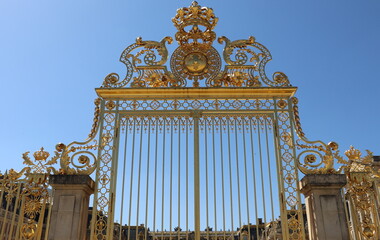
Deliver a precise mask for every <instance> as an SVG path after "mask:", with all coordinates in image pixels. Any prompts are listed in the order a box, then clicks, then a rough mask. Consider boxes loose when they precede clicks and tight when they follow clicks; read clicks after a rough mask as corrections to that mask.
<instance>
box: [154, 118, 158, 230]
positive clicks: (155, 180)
mask: <svg viewBox="0 0 380 240" xmlns="http://www.w3.org/2000/svg"><path fill="white" fill-rule="evenodd" d="M159 121H160V119H159V118H156V142H155V146H156V147H155V150H154V151H155V154H154V155H155V156H154V206H153V208H154V210H153V232H156V205H157V198H156V197H157V160H158V154H157V151H158V123H159ZM153 237H155V236H153Z"/></svg>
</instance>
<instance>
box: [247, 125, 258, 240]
mask: <svg viewBox="0 0 380 240" xmlns="http://www.w3.org/2000/svg"><path fill="white" fill-rule="evenodd" d="M252 120H253V121H255V120H254V119H253V118H251V119H250V122H251V124H250V125H249V126H250V129H249V130H250V137H251V158H252V179H253V191H254V195H253V196H254V202H255V218H256V237H257V239H259V219H258V216H257V215H258V212H257V189H256V170H255V150H254V149H255V148H254V146H255V145H254V142H253V128H252V125H253V124H254V123H252Z"/></svg>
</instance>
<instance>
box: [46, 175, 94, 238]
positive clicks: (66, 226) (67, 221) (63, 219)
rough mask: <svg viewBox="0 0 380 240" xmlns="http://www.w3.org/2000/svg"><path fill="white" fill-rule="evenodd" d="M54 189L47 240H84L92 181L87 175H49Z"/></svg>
mask: <svg viewBox="0 0 380 240" xmlns="http://www.w3.org/2000/svg"><path fill="white" fill-rule="evenodd" d="M49 183H50V185H51V186H52V187H53V189H54V198H53V207H52V213H51V220H50V229H49V238H48V239H49V240H53V239H54V240H61V239H62V240H66V239H71V240H84V239H86V235H87V219H88V206H89V205H88V204H89V198H90V195H91V194H92V193H93V192H94V181H93V180H92V179H91V178H90V177H89V176H87V175H51V176H50V178H49Z"/></svg>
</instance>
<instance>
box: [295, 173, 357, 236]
mask: <svg viewBox="0 0 380 240" xmlns="http://www.w3.org/2000/svg"><path fill="white" fill-rule="evenodd" d="M346 183H347V180H346V176H345V175H343V174H311V175H306V176H305V177H304V178H302V180H301V181H300V189H301V192H302V193H303V194H304V195H305V201H306V213H307V221H308V229H309V238H310V239H313V240H346V239H350V238H349V233H348V227H347V219H346V213H345V207H344V201H343V196H342V192H341V189H342V187H344V186H345V185H346Z"/></svg>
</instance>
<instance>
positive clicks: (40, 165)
mask: <svg viewBox="0 0 380 240" xmlns="http://www.w3.org/2000/svg"><path fill="white" fill-rule="evenodd" d="M54 153H55V155H54V156H53V157H52V158H51V159H50V160H49V161H47V162H46V160H47V158H48V157H49V156H50V154H49V153H48V152H46V151H44V148H43V147H42V148H41V149H40V150H39V151H36V152H35V153H34V154H33V156H34V159H35V160H34V161H32V160H31V159H30V157H29V156H28V155H29V152H26V153H24V154H22V158H23V159H24V162H23V164H24V165H27V167H25V168H23V169H22V170H21V172H22V173H25V174H29V173H36V174H55V173H56V172H57V170H56V169H55V168H54V167H53V165H54V164H56V163H57V160H58V159H59V153H58V152H57V151H55V152H54Z"/></svg>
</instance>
